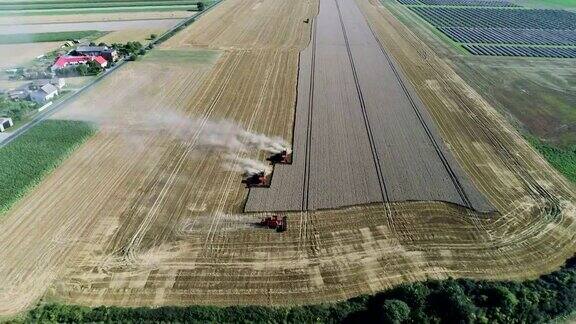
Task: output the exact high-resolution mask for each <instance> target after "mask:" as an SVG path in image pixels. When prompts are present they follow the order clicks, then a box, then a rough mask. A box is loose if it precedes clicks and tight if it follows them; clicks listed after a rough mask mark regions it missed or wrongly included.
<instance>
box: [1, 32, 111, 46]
mask: <svg viewBox="0 0 576 324" xmlns="http://www.w3.org/2000/svg"><path fill="white" fill-rule="evenodd" d="M104 34H106V32H101V31H98V30H79V31H63V32H48V33H33V34H6V35H0V44H22V43H41V42H60V41H65V40H68V39H82V38H98V37H101V36H103V35H104Z"/></svg>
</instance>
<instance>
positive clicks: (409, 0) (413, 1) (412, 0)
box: [398, 0, 422, 5]
mask: <svg viewBox="0 0 576 324" xmlns="http://www.w3.org/2000/svg"><path fill="white" fill-rule="evenodd" d="M398 2H400V3H401V4H405V5H419V4H422V3H421V2H420V1H418V0H398Z"/></svg>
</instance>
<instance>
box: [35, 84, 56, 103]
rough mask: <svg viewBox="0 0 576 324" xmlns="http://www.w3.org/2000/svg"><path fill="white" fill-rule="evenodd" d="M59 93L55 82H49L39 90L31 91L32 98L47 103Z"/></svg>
mask: <svg viewBox="0 0 576 324" xmlns="http://www.w3.org/2000/svg"><path fill="white" fill-rule="evenodd" d="M57 95H58V88H56V87H55V86H54V85H53V84H51V83H47V84H45V85H43V86H41V87H40V88H39V89H38V90H36V91H32V92H30V99H31V100H32V101H34V102H37V103H39V104H42V103H45V102H47V101H49V100H51V99H52V98H54V97H55V96H57Z"/></svg>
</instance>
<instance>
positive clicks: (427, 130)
mask: <svg viewBox="0 0 576 324" xmlns="http://www.w3.org/2000/svg"><path fill="white" fill-rule="evenodd" d="M364 18H366V17H364ZM366 21H368V20H366ZM366 24H367V25H368V28H369V29H370V32H371V33H372V37H374V39H375V40H376V43H377V44H378V47H379V48H380V51H381V52H382V54H383V55H384V57H385V58H386V61H387V62H388V64H389V65H390V68H391V69H392V72H393V73H394V76H396V80H398V84H400V87H401V88H402V91H403V92H404V94H405V95H406V98H408V101H409V102H410V106H411V107H412V110H413V111H414V113H415V114H416V117H417V118H418V121H419V122H420V125H422V128H423V129H424V132H425V133H426V136H427V137H428V139H429V140H430V143H431V144H432V146H433V147H434V150H435V151H436V154H437V155H438V157H439V158H440V162H441V163H442V165H443V166H444V168H445V169H446V172H447V173H448V176H449V177H450V180H451V181H452V183H453V184H454V187H455V189H456V191H458V195H459V196H460V198H461V199H462V201H463V202H464V204H465V205H466V207H468V208H471V209H474V207H473V206H472V203H471V202H470V199H469V198H468V195H467V194H466V191H465V190H464V187H463V186H462V184H461V183H460V180H459V179H458V176H457V175H456V173H455V172H454V170H453V169H452V167H451V166H450V163H449V162H448V160H447V159H446V157H445V156H444V153H443V152H442V150H441V149H440V146H439V145H438V142H437V141H436V139H435V138H434V136H433V135H432V132H431V131H430V128H429V127H428V125H427V124H426V121H424V118H423V117H422V114H421V113H420V110H419V109H418V106H417V105H416V103H415V102H414V99H413V98H412V95H410V92H409V91H408V89H407V88H406V85H405V84H404V81H403V80H402V77H401V76H400V73H399V72H398V70H397V69H396V67H395V66H394V63H393V61H392V59H391V58H390V56H389V55H388V53H387V52H386V50H385V49H384V47H382V44H381V43H380V41H379V40H378V37H376V34H374V30H373V29H372V27H371V26H370V24H368V23H366Z"/></svg>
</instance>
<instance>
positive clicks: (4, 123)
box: [0, 117, 14, 132]
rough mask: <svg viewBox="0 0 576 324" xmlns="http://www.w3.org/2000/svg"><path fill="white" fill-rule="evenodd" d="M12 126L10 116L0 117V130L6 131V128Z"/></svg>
mask: <svg viewBox="0 0 576 324" xmlns="http://www.w3.org/2000/svg"><path fill="white" fill-rule="evenodd" d="M12 126H14V123H13V122H12V118H8V117H0V132H4V131H6V129H7V128H10V127H12Z"/></svg>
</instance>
